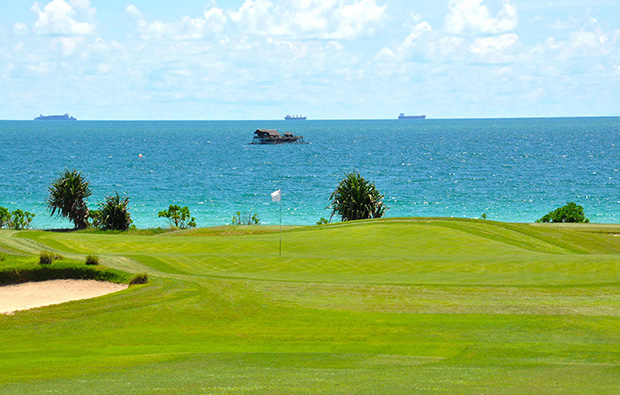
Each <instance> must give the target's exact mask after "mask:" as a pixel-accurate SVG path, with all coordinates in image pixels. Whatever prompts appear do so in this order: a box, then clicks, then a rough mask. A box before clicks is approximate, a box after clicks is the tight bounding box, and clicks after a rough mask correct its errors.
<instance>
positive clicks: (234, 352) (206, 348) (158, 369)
mask: <svg viewBox="0 0 620 395" xmlns="http://www.w3.org/2000/svg"><path fill="white" fill-rule="evenodd" d="M231 228H232V227H221V228H210V229H197V230H192V231H188V232H171V233H164V234H153V235H148V234H89V233H55V232H38V231H23V232H10V233H9V232H0V249H4V250H5V251H9V250H10V251H11V252H12V253H13V255H11V256H12V258H10V259H15V260H21V259H23V260H28V259H31V260H36V258H34V255H33V254H34V252H33V251H38V250H41V249H45V248H48V249H55V250H57V251H59V253H61V254H62V255H64V256H71V255H72V254H80V256H84V255H87V254H93V255H97V256H98V257H100V259H101V260H102V263H105V265H107V266H110V267H111V268H113V269H115V270H120V271H131V272H134V273H136V272H143V273H145V274H147V275H148V278H149V281H150V283H151V285H150V286H148V287H136V288H133V289H132V288H130V290H129V291H128V292H123V293H120V294H112V295H108V296H106V297H102V298H97V299H93V300H88V301H80V302H75V303H70V304H64V305H57V306H50V307H47V308H43V309H38V310H37V311H34V312H33V311H24V312H19V313H16V314H15V315H13V316H0V336H2V338H5V339H11V341H10V342H5V343H4V344H0V353H1V354H2V355H3V356H4V358H0V392H3V393H37V392H43V391H48V392H49V391H55V392H72V391H76V390H78V391H81V392H105V391H106V389H108V388H109V389H110V390H109V392H113V391H115V392H123V393H148V392H155V391H158V392H162V391H163V392H168V393H197V392H205V393H229V392H241V393H269V394H274V393H275V394H277V393H283V394H284V393H287V394H288V393H330V394H331V393H369V392H370V393H390V394H393V393H412V392H436V391H442V392H448V393H497V392H499V393H513V392H518V393H580V392H592V393H613V392H615V390H616V389H617V388H618V387H619V386H620V375H619V374H618V368H619V367H620V365H619V363H618V360H619V359H620V340H619V338H618V336H617V333H619V332H620V319H619V318H620V237H618V236H617V235H620V226H616V225H593V224H588V225H578V226H575V225H532V224H507V223H497V222H491V221H474V220H453V219H442V218H438V219H428V218H413V219H409V218H405V219H389V220H378V221H377V220H373V221H359V222H352V223H343V224H332V225H325V226H319V227H315V226H313V227H302V228H294V229H290V228H284V232H283V233H282V256H281V257H280V256H278V244H279V238H280V235H279V234H278V232H274V229H271V228H265V229H261V227H256V229H254V230H250V229H249V228H248V230H245V228H243V229H242V227H239V229H240V230H238V231H235V229H231ZM214 236H217V237H214ZM20 251H21V252H23V253H24V254H26V253H29V254H31V255H29V256H24V257H17V256H16V255H15V254H16V253H19V252H20ZM7 256H8V255H7ZM55 265H57V262H54V263H53V264H52V265H51V266H55ZM80 265H81V266H82V267H86V265H84V263H83V262H82V263H80ZM6 266H7V260H5V261H0V267H6ZM89 268H94V269H97V268H99V266H89ZM93 333H96V335H95V336H94V335H93ZM52 360H53V361H54V364H53V366H50V365H49V363H48V362H49V361H52Z"/></svg>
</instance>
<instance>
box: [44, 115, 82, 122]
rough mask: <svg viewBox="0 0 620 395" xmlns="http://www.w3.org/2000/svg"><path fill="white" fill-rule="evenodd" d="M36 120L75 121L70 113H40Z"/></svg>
mask: <svg viewBox="0 0 620 395" xmlns="http://www.w3.org/2000/svg"><path fill="white" fill-rule="evenodd" d="M34 120H35V121H75V120H76V119H75V118H74V117H71V116H69V114H64V115H42V114H41V115H39V116H38V117H36V118H35V119H34Z"/></svg>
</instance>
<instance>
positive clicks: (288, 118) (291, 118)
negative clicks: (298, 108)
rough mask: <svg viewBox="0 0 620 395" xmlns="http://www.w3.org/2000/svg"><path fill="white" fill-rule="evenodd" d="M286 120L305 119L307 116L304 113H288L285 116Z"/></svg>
mask: <svg viewBox="0 0 620 395" xmlns="http://www.w3.org/2000/svg"><path fill="white" fill-rule="evenodd" d="M284 120H286V121H305V120H306V117H304V116H303V115H287V116H285V117H284Z"/></svg>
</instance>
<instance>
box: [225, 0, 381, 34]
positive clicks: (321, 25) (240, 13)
mask: <svg viewBox="0 0 620 395" xmlns="http://www.w3.org/2000/svg"><path fill="white" fill-rule="evenodd" d="M228 15H229V17H230V19H231V21H233V22H234V23H235V24H236V25H237V27H238V28H239V29H240V30H241V31H244V32H247V33H252V34H259V35H267V36H283V37H287V38H290V39H303V38H309V39H312V38H316V39H332V40H353V39H356V38H359V37H363V36H368V35H372V34H374V33H375V30H376V29H377V27H378V26H380V24H381V23H382V22H383V21H384V20H385V19H386V6H381V5H378V4H377V2H376V0H357V1H350V0H300V1H298V2H295V3H293V4H291V5H290V7H288V8H285V7H282V6H280V5H275V4H274V3H272V2H270V1H269V0H246V1H245V2H244V3H243V5H242V6H241V7H240V8H239V9H238V10H237V11H232V12H229V14H228Z"/></svg>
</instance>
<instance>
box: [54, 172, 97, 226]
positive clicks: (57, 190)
mask: <svg viewBox="0 0 620 395" xmlns="http://www.w3.org/2000/svg"><path fill="white" fill-rule="evenodd" d="M59 175H60V177H59V178H57V179H56V180H54V181H53V182H52V185H50V186H49V188H48V191H49V193H50V195H49V197H48V198H47V208H48V209H49V210H51V211H52V214H51V215H56V216H58V217H65V218H68V219H69V220H70V221H71V222H73V224H74V225H75V227H76V228H77V229H84V228H86V227H87V226H88V206H87V205H86V200H87V199H88V197H89V196H90V195H92V191H91V189H90V187H89V182H88V181H86V179H85V178H84V177H83V176H82V173H80V172H79V171H77V170H68V169H65V171H64V172H61V173H60V174H59Z"/></svg>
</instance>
